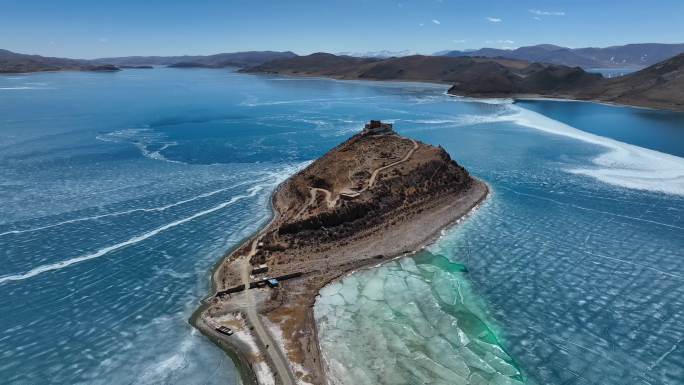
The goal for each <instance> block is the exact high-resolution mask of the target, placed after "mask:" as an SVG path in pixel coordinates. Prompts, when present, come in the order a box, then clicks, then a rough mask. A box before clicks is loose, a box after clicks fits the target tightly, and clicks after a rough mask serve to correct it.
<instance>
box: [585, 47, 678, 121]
mask: <svg viewBox="0 0 684 385" xmlns="http://www.w3.org/2000/svg"><path fill="white" fill-rule="evenodd" d="M603 83H604V84H605V85H604V88H603V89H602V90H601V92H600V94H598V95H597V96H596V97H593V95H591V94H589V95H587V96H588V97H589V98H595V99H599V100H605V101H609V102H615V103H620V104H629V105H637V106H645V107H656V108H666V109H671V110H678V111H684V54H681V55H678V56H675V57H673V58H671V59H668V60H665V61H663V62H660V63H658V64H655V65H652V66H650V67H647V68H644V69H643V70H641V71H639V72H635V73H632V74H629V75H626V76H622V77H618V78H613V79H608V80H606V81H604V82H603Z"/></svg>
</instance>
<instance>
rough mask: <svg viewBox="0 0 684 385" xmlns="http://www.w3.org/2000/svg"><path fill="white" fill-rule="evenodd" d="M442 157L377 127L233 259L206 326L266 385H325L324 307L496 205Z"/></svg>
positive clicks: (294, 192) (330, 163) (293, 190)
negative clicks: (319, 310)
mask: <svg viewBox="0 0 684 385" xmlns="http://www.w3.org/2000/svg"><path fill="white" fill-rule="evenodd" d="M487 191H488V190H487V187H486V185H485V184H483V183H482V182H480V181H478V180H476V179H474V178H472V177H471V176H470V175H469V174H468V172H467V171H466V170H465V169H464V168H463V167H462V166H460V165H458V164H457V163H456V162H455V161H454V160H452V159H451V157H450V156H449V154H448V153H447V152H446V151H444V149H442V148H441V147H434V146H430V145H427V144H424V143H420V142H418V141H415V140H413V139H410V138H406V137H402V136H399V135H398V134H396V133H395V132H394V131H393V129H392V126H391V125H389V124H384V123H381V122H378V121H371V123H369V124H367V125H366V127H365V128H364V130H363V131H362V132H361V133H359V134H357V135H354V136H353V137H351V138H350V139H349V140H347V141H345V142H344V143H342V144H340V145H339V146H337V147H335V148H333V149H332V150H331V151H329V152H328V153H327V154H325V155H324V156H323V157H321V158H320V159H318V160H316V161H315V162H313V163H312V164H311V165H309V166H308V167H306V168H305V169H303V170H302V171H300V172H299V173H297V174H295V175H293V176H292V177H291V178H289V179H288V180H287V181H285V182H284V183H283V184H282V185H281V186H279V188H278V189H277V190H276V192H275V193H274V195H273V210H274V217H273V220H272V221H271V222H270V224H269V225H268V226H266V227H265V228H264V229H263V230H261V231H260V232H259V233H258V234H256V235H255V236H254V237H252V238H251V239H249V240H248V241H247V242H245V243H244V244H243V245H241V246H240V247H238V248H237V249H236V250H234V251H233V252H232V253H230V254H229V255H227V256H226V257H225V259H224V260H223V261H222V263H221V264H220V265H219V266H218V267H217V269H216V270H215V273H214V276H213V278H214V290H215V295H214V296H212V297H211V298H210V299H209V300H208V301H206V303H205V305H204V306H203V307H202V308H200V309H199V310H198V313H197V316H196V317H195V318H194V320H195V321H194V324H195V325H196V326H197V327H198V328H200V330H202V331H203V332H204V333H205V334H206V335H207V336H209V337H210V338H212V339H213V340H214V341H216V342H217V343H219V344H222V345H224V346H225V344H228V345H227V346H229V347H230V350H232V351H235V352H237V353H238V356H239V357H240V358H241V360H242V362H243V363H244V367H248V366H249V367H251V368H252V370H250V371H248V372H249V373H252V372H253V373H255V374H256V379H257V380H258V382H260V383H267V382H269V381H272V380H274V379H273V378H272V377H275V378H276V379H277V381H279V382H280V383H283V384H294V383H296V382H298V381H300V380H301V381H305V382H308V383H312V384H323V383H325V370H326V369H325V367H324V363H322V362H321V360H320V354H319V350H318V349H319V348H318V339H317V335H316V326H315V323H314V318H313V304H314V300H315V297H316V295H317V294H318V292H319V290H320V289H321V288H322V287H323V286H325V285H326V284H328V283H329V282H331V281H333V280H334V279H336V278H338V277H340V276H342V275H344V274H346V273H348V272H350V271H353V270H355V269H359V268H361V267H364V266H368V265H374V264H378V263H381V262H382V261H385V260H388V259H390V258H393V257H396V256H398V255H402V254H405V253H409V252H412V251H415V250H418V249H420V248H421V247H423V246H424V245H425V244H426V243H428V242H430V241H431V240H432V239H434V238H435V237H436V235H437V234H438V233H439V231H440V230H441V229H443V228H444V227H445V226H448V225H449V224H451V223H454V221H456V220H458V219H459V218H461V217H462V216H463V215H465V214H466V213H468V212H469V211H470V210H471V209H472V208H473V207H475V206H476V205H477V204H478V203H479V202H480V201H482V199H484V197H485V196H486V194H487Z"/></svg>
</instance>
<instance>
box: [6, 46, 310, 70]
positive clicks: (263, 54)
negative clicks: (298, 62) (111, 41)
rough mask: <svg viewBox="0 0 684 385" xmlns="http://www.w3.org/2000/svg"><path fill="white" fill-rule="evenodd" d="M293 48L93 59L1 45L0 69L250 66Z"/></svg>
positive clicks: (281, 57) (291, 55)
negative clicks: (41, 53)
mask: <svg viewBox="0 0 684 385" xmlns="http://www.w3.org/2000/svg"><path fill="white" fill-rule="evenodd" d="M295 56H297V55H295V54H294V53H292V52H273V51H249V52H234V53H221V54H217V55H208V56H128V57H113V58H103V59H94V60H82V59H65V58H57V57H46V56H39V55H25V54H20V53H16V52H11V51H7V50H3V49H0V73H17V72H39V71H118V70H119V69H120V68H150V67H149V66H171V67H203V68H224V67H251V66H255V65H259V64H262V63H265V62H267V61H271V60H275V59H284V58H290V57H295Z"/></svg>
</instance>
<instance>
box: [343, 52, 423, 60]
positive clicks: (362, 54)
mask: <svg viewBox="0 0 684 385" xmlns="http://www.w3.org/2000/svg"><path fill="white" fill-rule="evenodd" d="M415 54H416V53H415V52H414V51H409V50H403V51H388V50H382V51H366V52H340V53H338V54H337V55H341V56H355V57H376V58H390V57H402V56H411V55H415Z"/></svg>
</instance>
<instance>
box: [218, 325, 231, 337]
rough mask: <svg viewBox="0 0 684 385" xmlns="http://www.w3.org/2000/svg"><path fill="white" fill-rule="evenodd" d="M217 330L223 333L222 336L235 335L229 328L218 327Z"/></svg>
mask: <svg viewBox="0 0 684 385" xmlns="http://www.w3.org/2000/svg"><path fill="white" fill-rule="evenodd" d="M215 330H216V331H217V332H219V333H221V334H225V335H227V336H232V335H233V330H231V329H230V328H229V327H227V326H219V327H217V328H216V329H215Z"/></svg>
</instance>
